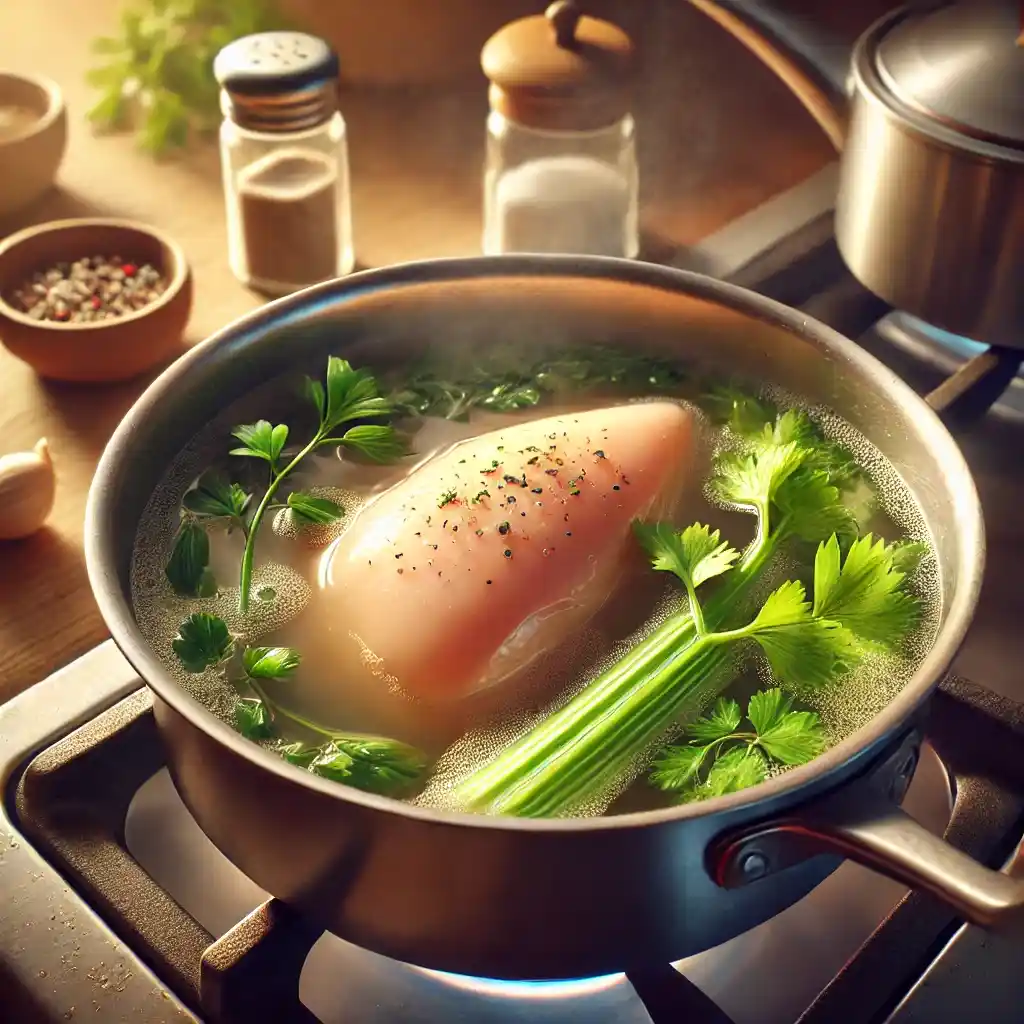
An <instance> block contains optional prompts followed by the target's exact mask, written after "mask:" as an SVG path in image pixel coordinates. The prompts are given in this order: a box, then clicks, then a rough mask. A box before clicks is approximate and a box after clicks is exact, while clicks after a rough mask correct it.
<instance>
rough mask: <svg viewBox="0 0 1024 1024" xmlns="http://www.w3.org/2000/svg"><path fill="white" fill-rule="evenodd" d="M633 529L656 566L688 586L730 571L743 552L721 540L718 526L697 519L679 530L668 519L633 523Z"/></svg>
mask: <svg viewBox="0 0 1024 1024" xmlns="http://www.w3.org/2000/svg"><path fill="white" fill-rule="evenodd" d="M633 532H634V533H635V534H636V536H637V538H638V540H639V541H640V543H641V544H642V545H643V547H644V549H645V550H646V551H647V553H648V554H649V555H650V556H651V565H652V566H654V568H655V569H661V570H664V571H666V572H672V573H675V574H676V576H678V577H679V579H680V580H682V581H683V583H684V584H685V585H686V587H687V589H690V588H693V589H696V588H697V587H699V586H700V585H701V584H702V583H704V582H705V581H706V580H709V579H712V578H714V577H715V576H721V575H722V573H724V572H727V571H728V570H729V568H730V567H731V566H732V563H733V562H735V561H736V559H737V558H739V557H740V553H739V552H738V551H736V550H735V549H733V548H731V547H729V545H728V543H726V542H725V541H723V540H721V536H720V534H719V531H718V530H714V531H712V530H711V528H710V527H708V526H705V525H704V524H703V523H694V524H693V525H692V526H688V527H687V528H686V529H685V530H683V532H682V533H676V532H675V531H674V530H673V529H672V527H671V526H670V525H669V524H668V523H641V522H634V523H633Z"/></svg>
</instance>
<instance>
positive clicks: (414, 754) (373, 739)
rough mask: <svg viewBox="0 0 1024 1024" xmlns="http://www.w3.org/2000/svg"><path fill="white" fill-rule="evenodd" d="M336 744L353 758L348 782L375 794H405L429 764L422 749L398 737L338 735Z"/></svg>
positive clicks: (336, 746)
mask: <svg viewBox="0 0 1024 1024" xmlns="http://www.w3.org/2000/svg"><path fill="white" fill-rule="evenodd" d="M333 745H334V747H335V748H336V749H338V750H339V751H343V752H344V753H345V754H346V755H347V756H348V757H349V758H351V761H352V763H351V767H350V769H349V775H348V778H347V781H348V784H349V785H350V786H355V787H356V788H357V789H364V790H367V791H368V792H371V793H381V794H383V795H385V796H397V795H399V794H401V793H405V792H407V791H408V790H409V789H410V788H411V787H412V786H413V785H414V784H415V783H416V782H417V781H418V780H419V779H420V778H421V777H422V775H423V772H424V770H425V769H426V766H427V759H426V757H425V756H424V755H423V753H422V752H421V751H419V750H417V749H416V748H415V747H411V746H409V744H407V743H401V742H399V741H398V740H392V739H386V738H384V737H380V736H343V735H338V736H335V737H334V740H333Z"/></svg>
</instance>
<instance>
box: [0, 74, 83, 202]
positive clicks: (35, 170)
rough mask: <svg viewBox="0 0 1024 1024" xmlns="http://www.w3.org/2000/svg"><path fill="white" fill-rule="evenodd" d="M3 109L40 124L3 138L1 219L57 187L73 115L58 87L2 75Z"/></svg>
mask: <svg viewBox="0 0 1024 1024" xmlns="http://www.w3.org/2000/svg"><path fill="white" fill-rule="evenodd" d="M0 107H15V108H22V109H24V110H26V111H30V112H31V114H33V115H35V120H33V121H30V122H28V123H27V124H26V125H25V126H24V127H23V128H22V129H21V130H20V131H16V132H15V133H14V134H13V135H8V136H7V137H6V138H5V137H4V134H2V133H0V217H3V216H6V215H7V214H9V213H13V212H14V211H15V210H20V209H21V208H22V207H24V206H28V205H29V204H30V203H33V202H35V200H36V199H38V198H39V197H40V196H41V195H42V194H43V193H44V192H46V191H47V190H48V189H49V188H50V187H51V186H52V185H53V179H54V178H55V177H56V175H57V168H58V167H59V166H60V162H61V160H62V159H63V157H64V147H65V145H66V144H67V134H68V128H67V111H66V109H65V107H64V96H63V94H62V93H61V91H60V87H59V86H58V85H57V83H56V82H51V81H50V80H49V79H48V78H40V77H38V76H35V75H16V74H14V73H13V72H10V71H0Z"/></svg>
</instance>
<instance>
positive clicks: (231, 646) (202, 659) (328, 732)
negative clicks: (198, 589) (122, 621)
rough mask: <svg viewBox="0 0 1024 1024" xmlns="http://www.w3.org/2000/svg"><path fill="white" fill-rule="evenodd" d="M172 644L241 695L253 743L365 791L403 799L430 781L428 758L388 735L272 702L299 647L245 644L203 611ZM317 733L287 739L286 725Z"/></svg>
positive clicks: (240, 713) (292, 669) (240, 715)
mask: <svg viewBox="0 0 1024 1024" xmlns="http://www.w3.org/2000/svg"><path fill="white" fill-rule="evenodd" d="M172 647H173V650H174V653H175V655H176V656H177V658H178V660H179V661H180V662H181V665H182V668H184V669H185V671H186V672H191V673H199V672H205V671H206V670H207V669H210V668H214V669H216V670H217V671H219V672H220V674H221V675H222V677H223V678H224V679H225V680H227V681H228V682H229V683H230V684H231V685H232V686H233V687H234V689H235V690H236V692H237V693H238V699H237V700H236V702H235V706H234V722H235V728H236V729H238V731H239V732H240V733H241V734H242V735H243V736H245V737H246V738H247V739H250V740H255V741H265V740H272V739H274V738H275V737H277V738H278V739H277V743H276V744H275V745H274V748H273V749H275V750H276V751H277V753H279V754H280V755H281V756H282V757H283V758H284V759H285V760H286V761H289V762H291V763H292V764H296V765H299V766H300V767H302V768H305V769H306V770H307V771H309V772H311V773H312V774H314V775H319V776H321V777H322V778H325V779H332V780H334V781H335V782H342V783H345V784H346V785H349V786H355V787H356V788H357V789H364V790H367V791H369V792H373V793H382V794H385V795H387V796H401V795H404V794H406V793H408V792H409V791H410V789H412V788H413V787H414V786H415V784H416V783H417V782H418V781H419V780H420V779H421V778H422V776H423V773H424V771H425V770H426V767H427V759H426V757H425V756H424V755H423V753H422V752H421V751H419V750H417V749H416V748H415V747H412V746H409V744H407V743H402V742H400V741H398V740H393V739H388V738H387V737H384V736H368V735H364V734H362V733H352V732H345V731H344V730H340V729H334V728H330V727H328V726H324V725H321V724H320V723H319V722H315V721H313V720H312V719H311V718H308V717H306V716H305V715H301V714H299V713H298V712H296V711H294V710H292V709H291V708H289V707H287V706H286V705H284V704H282V703H281V702H280V701H279V700H276V699H275V698H273V697H271V696H270V694H269V693H268V691H267V686H266V684H267V683H269V682H283V681H286V680H292V679H293V677H294V676H295V673H296V671H297V670H298V668H299V666H300V664H301V662H302V658H301V656H300V654H299V652H298V651H297V650H295V649H294V648H293V647H244V648H242V649H241V650H240V651H239V649H238V644H237V639H236V637H234V636H233V635H232V634H231V632H230V630H229V629H228V626H227V623H225V622H224V620H223V619H221V618H220V617H219V616H217V615H211V614H209V613H208V612H197V613H195V614H193V615H190V616H189V617H188V618H187V619H186V620H185V621H184V622H182V623H181V625H180V626H179V628H178V635H177V636H176V637H175V638H174V640H173V641H172ZM281 720H284V721H286V722H288V723H290V724H291V725H292V726H297V727H298V728H300V729H302V730H304V731H305V732H307V733H312V734H313V735H314V736H316V737H317V742H315V743H309V742H305V741H301V740H300V741H294V740H293V741H287V740H285V739H281V738H280V737H279V723H280V722H281Z"/></svg>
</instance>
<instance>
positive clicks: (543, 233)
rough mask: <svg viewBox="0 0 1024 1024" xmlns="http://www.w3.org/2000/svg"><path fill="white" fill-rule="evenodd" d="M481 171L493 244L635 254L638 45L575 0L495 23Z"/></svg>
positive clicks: (485, 61) (504, 248)
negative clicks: (634, 93) (634, 96)
mask: <svg viewBox="0 0 1024 1024" xmlns="http://www.w3.org/2000/svg"><path fill="white" fill-rule="evenodd" d="M481 64H482V66H483V70H484V73H485V74H486V75H487V77H488V78H489V79H490V82H491V85H490V92H489V99H490V108H491V109H490V113H489V115H488V118H487V157H486V166H485V171H484V238H483V250H484V252H485V253H488V254H496V253H508V252H566V253H586V254H591V255H603V256H626V257H630V258H633V257H635V256H636V255H637V253H638V251H639V248H640V245H639V232H638V226H637V190H638V186H637V163H636V145H635V138H634V124H633V117H632V115H631V114H630V100H631V94H630V93H631V90H630V83H631V75H632V66H633V47H632V43H631V41H630V39H629V36H627V35H626V33H625V32H623V31H622V30H621V29H620V28H619V27H618V26H616V25H613V24H611V23H610V22H607V21H603V20H600V19H597V18H592V17H587V16H585V15H583V14H582V12H581V10H580V8H579V7H578V6H577V4H576V3H574V2H572V0H559V2H557V3H553V4H551V5H550V6H549V7H548V8H547V10H546V12H545V13H544V14H543V15H535V16H532V17H527V18H520V19H519V20H518V21H514V22H511V23H510V24H508V25H506V26H504V27H503V28H502V29H500V30H499V31H498V32H496V33H495V34H494V35H493V36H492V37H491V38H490V39H489V40H488V41H487V43H486V45H485V46H484V48H483V51H482V53H481Z"/></svg>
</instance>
